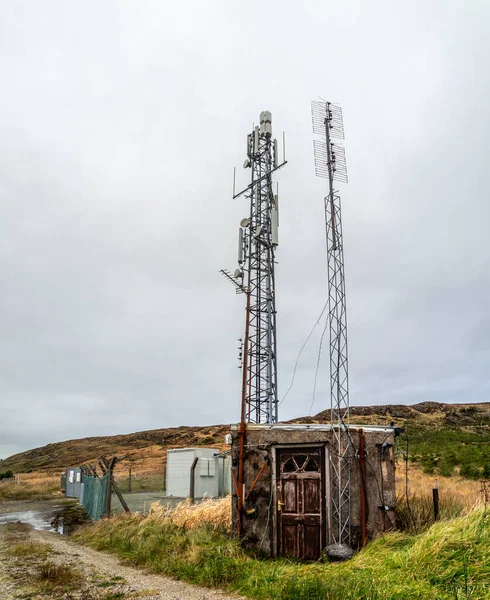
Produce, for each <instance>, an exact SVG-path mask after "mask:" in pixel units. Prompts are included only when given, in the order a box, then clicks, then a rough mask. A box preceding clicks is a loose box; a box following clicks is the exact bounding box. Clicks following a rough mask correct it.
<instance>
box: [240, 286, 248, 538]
mask: <svg viewBox="0 0 490 600" xmlns="http://www.w3.org/2000/svg"><path fill="white" fill-rule="evenodd" d="M250 295H251V294H250V288H248V289H247V315H246V321H245V338H244V340H243V373H242V404H241V411H240V429H239V442H240V444H239V450H238V485H237V488H238V489H237V504H238V506H237V508H238V515H237V516H238V522H237V529H238V535H241V534H242V521H243V506H244V489H243V483H244V482H243V469H244V464H243V463H244V462H245V437H246V433H247V431H246V430H247V426H246V424H245V415H246V404H247V368H248V343H249V340H248V338H249V333H250Z"/></svg>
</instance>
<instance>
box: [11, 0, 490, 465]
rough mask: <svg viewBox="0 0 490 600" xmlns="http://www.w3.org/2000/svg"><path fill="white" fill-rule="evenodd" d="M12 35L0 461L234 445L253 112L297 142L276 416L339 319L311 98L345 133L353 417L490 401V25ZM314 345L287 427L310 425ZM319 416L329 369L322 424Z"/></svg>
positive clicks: (385, 23)
mask: <svg viewBox="0 0 490 600" xmlns="http://www.w3.org/2000/svg"><path fill="white" fill-rule="evenodd" d="M0 11H1V16H2V18H0V52H1V53H2V61H1V63H0V78H1V80H2V83H3V88H4V90H5V93H4V94H3V95H2V98H1V99H0V132H1V134H2V139H3V140H4V144H3V148H2V149H1V150H0V227H1V229H2V231H1V235H0V284H1V289H2V295H1V297H0V394H1V396H0V397H1V398H2V402H1V411H2V417H3V418H2V422H1V424H0V456H6V455H8V454H11V453H12V452H14V451H17V450H22V449H26V448H29V447H33V446H36V445H40V444H45V443H48V442H51V441H55V440H59V439H69V438H71V437H84V436H89V435H97V434H111V433H120V432H124V431H134V430H138V429H147V428H153V427H164V426H172V425H180V424H189V425H193V424H206V423H216V422H232V421H236V420H237V418H238V404H239V390H240V377H239V371H238V369H237V368H236V366H237V365H238V362H237V360H236V358H237V352H236V347H237V342H236V339H237V338H238V337H241V335H242V330H243V319H244V306H243V303H242V300H241V299H240V298H239V297H235V295H234V294H233V291H232V290H231V288H229V287H228V286H227V284H226V282H225V281H224V280H222V278H221V277H220V275H219V273H218V271H219V269H220V268H222V267H229V268H231V267H233V266H234V264H235V260H236V258H235V252H236V226H237V223H238V221H239V219H240V218H241V217H243V216H244V214H246V213H247V207H246V206H245V204H244V202H243V201H240V200H238V201H233V200H231V179H232V168H233V166H235V165H237V166H239V165H240V164H241V163H242V162H243V153H244V147H245V135H246V133H247V132H248V131H249V129H250V127H251V125H252V122H253V121H254V119H255V120H256V119H257V117H258V114H259V112H260V111H261V110H263V109H269V110H271V111H272V114H273V121H274V122H273V127H274V129H275V131H276V132H280V131H282V130H283V129H284V130H285V131H286V134H287V157H288V160H289V164H288V166H287V167H286V169H284V170H283V172H281V173H280V174H279V175H278V178H277V179H278V181H279V190H280V195H281V227H280V240H281V245H280V247H279V252H278V261H279V264H278V269H277V285H278V299H277V304H278V310H279V313H278V327H279V330H278V340H279V369H280V371H279V376H280V380H279V382H280V383H279V387H280V396H281V394H283V393H284V392H285V390H286V389H287V387H288V385H289V381H290V378H291V375H292V370H293V367H294V363H295V361H296V357H297V353H298V351H299V348H300V347H301V345H302V343H303V342H304V340H305V338H306V336H307V335H308V332H309V331H310V329H311V327H312V326H313V324H314V323H315V321H316V319H317V317H318V315H319V313H320V311H321V309H322V307H323V305H324V302H325V298H326V277H325V250H324V247H325V241H324V229H323V224H322V222H323V201H322V198H323V195H324V193H325V185H324V184H325V182H324V181H321V180H317V179H315V177H314V174H313V166H312V134H311V124H310V114H309V101H310V100H311V99H313V98H315V97H316V96H317V95H319V94H320V95H322V96H325V97H328V98H329V99H332V100H333V101H338V102H340V103H341V104H342V105H343V109H344V119H345V128H346V153H347V161H348V168H349V174H350V182H349V185H348V186H342V187H341V194H342V199H343V210H344V233H345V254H346V275H347V294H348V318H349V354H350V367H351V392H352V394H351V397H352V402H353V403H354V404H363V405H367V404H371V403H387V402H394V403H396V402H407V403H411V402H417V401H422V400H437V401H476V400H486V399H488V387H489V383H488V376H487V374H486V365H487V364H488V358H490V357H489V353H488V344H486V342H485V340H486V331H487V329H488V327H487V324H486V323H487V321H488V318H487V313H488V309H487V307H488V305H489V302H488V301H489V295H490V291H489V290H490V285H489V276H488V273H489V265H490V247H489V244H488V240H487V230H488V223H489V221H490V208H489V203H488V199H487V193H486V190H487V189H488V188H489V184H490V181H489V177H490V175H489V174H488V169H487V168H486V157H487V155H488V134H487V132H488V131H489V130H490V128H489V117H488V110H487V106H486V105H487V101H488V97H489V92H490V82H489V75H488V69H487V68H486V56H487V55H488V51H489V44H490V42H489V40H488V35H487V33H486V23H487V22H488V18H489V16H490V15H489V11H490V9H489V7H488V5H487V3H485V2H474V3H472V4H471V6H464V7H463V6H462V5H461V3H457V2H449V3H448V2H442V1H440V2H432V3H423V2H415V3H412V4H410V5H403V4H401V3H393V2H388V1H386V2H382V1H378V2H374V3H370V4H369V6H368V5H367V4H363V3H358V2H344V3H340V4H339V3H337V4H332V3H327V4H325V3H324V2H319V1H318V2H314V1H312V2H308V3H306V5H303V6H301V7H300V6H299V5H298V4H297V3H292V2H280V3H279V2H272V3H269V4H267V5H265V6H264V5H263V4H261V3H259V2H258V1H253V2H251V3H250V2H249V3H247V4H243V5H237V4H233V3H227V2H224V1H223V2H221V1H218V2H215V3H211V4H209V3H207V4H206V3H200V2H181V3H179V4H177V5H170V4H169V3H161V2H147V3H144V4H141V3H136V4H135V3H129V2H128V3H125V2H121V3H119V2H112V3H105V4H104V5H101V4H100V3H95V2H88V3H84V5H83V6H79V7H74V6H73V5H70V4H67V3H63V2H60V1H55V0H52V1H50V2H44V3H43V5H42V6H41V5H39V6H37V5H32V4H31V5H29V7H27V6H22V5H21V4H20V3H10V4H7V3H4V5H3V6H2V7H0ZM245 176H246V174H245V173H244V172H242V171H241V170H240V169H239V170H238V178H239V182H240V183H244V182H245ZM322 325H323V324H322ZM322 325H321V326H319V327H318V328H317V329H316V331H315V334H314V335H313V337H312V340H311V342H310V344H309V345H308V346H307V348H306V349H305V351H304V352H303V355H302V357H301V360H300V362H299V367H298V371H297V374H296V378H295V385H294V387H293V389H292V390H291V392H290V394H289V395H288V397H287V398H286V400H285V401H284V403H283V404H282V405H281V409H280V410H281V412H280V416H281V417H282V418H284V419H286V418H292V417H293V416H295V415H303V414H306V413H307V412H308V411H309V410H310V404H311V401H312V388H313V378H314V374H315V365H316V360H317V353H318V343H319V338H320V335H321V331H322ZM487 337H488V336H487ZM328 402H329V399H328V362H327V360H326V353H324V354H323V360H322V362H321V368H320V373H319V380H318V386H317V394H316V399H315V403H314V405H313V408H312V410H313V412H317V411H319V410H322V409H323V408H325V407H327V406H328Z"/></svg>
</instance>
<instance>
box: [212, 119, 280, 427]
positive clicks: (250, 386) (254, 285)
mask: <svg viewBox="0 0 490 600" xmlns="http://www.w3.org/2000/svg"><path fill="white" fill-rule="evenodd" d="M285 164H286V160H285V156H284V144H283V157H282V161H281V160H280V159H279V154H278V144H277V140H276V139H273V137H272V117H271V113H270V112H269V111H263V112H261V113H260V125H257V126H255V127H254V128H253V130H252V132H251V133H249V134H248V135H247V157H246V159H245V162H244V164H243V167H244V168H245V169H250V183H249V185H247V187H246V188H245V189H243V190H242V191H240V192H238V193H236V192H235V176H234V178H233V198H238V197H240V196H245V198H247V199H248V201H249V215H248V217H246V218H244V219H242V221H241V222H240V228H239V232H238V269H236V271H235V272H234V274H233V276H232V275H231V274H230V273H228V272H227V271H222V273H223V274H224V275H225V276H226V277H227V278H228V279H230V280H231V281H232V282H233V283H234V284H235V287H236V290H237V293H245V294H247V316H246V327H245V338H244V340H243V346H242V351H241V356H242V367H243V386H242V387H243V389H242V403H243V407H244V408H243V410H244V411H245V414H244V420H245V421H248V422H251V423H277V421H278V414H277V406H278V396H277V338H276V284H275V276H274V267H275V252H276V248H277V246H278V244H279V239H278V227H279V210H278V209H279V206H278V194H277V192H276V193H274V191H273V184H272V174H273V173H274V172H275V171H277V170H278V169H280V168H281V167H283V166H284V165H285Z"/></svg>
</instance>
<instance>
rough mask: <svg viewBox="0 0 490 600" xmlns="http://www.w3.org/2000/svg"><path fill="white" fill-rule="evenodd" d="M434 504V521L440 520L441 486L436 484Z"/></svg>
mask: <svg viewBox="0 0 490 600" xmlns="http://www.w3.org/2000/svg"><path fill="white" fill-rule="evenodd" d="M432 502H433V503H434V521H438V520H439V486H438V483H437V479H436V482H435V484H434V487H433V488H432Z"/></svg>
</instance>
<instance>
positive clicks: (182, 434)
mask: <svg viewBox="0 0 490 600" xmlns="http://www.w3.org/2000/svg"><path fill="white" fill-rule="evenodd" d="M329 421H330V411H328V410H326V411H322V412H320V413H318V414H317V415H315V416H313V417H302V418H297V419H293V420H291V421H289V422H291V423H328V422H329ZM351 422H352V423H356V424H363V425H367V424H371V425H388V424H390V423H391V422H395V424H396V425H397V426H400V427H404V428H405V430H406V432H407V434H408V439H409V453H410V456H411V459H412V460H413V461H415V462H418V463H419V464H420V465H421V466H422V468H423V469H424V470H425V471H426V472H429V473H430V472H439V473H441V474H444V475H450V474H451V473H452V472H453V471H454V469H457V470H460V471H461V474H462V475H465V476H466V477H470V478H478V477H481V476H485V477H486V476H487V475H488V476H490V443H489V442H490V403H480V404H441V403H435V402H423V403H421V404H415V405H412V406H405V405H384V406H372V407H362V406H361V407H359V406H355V407H352V408H351ZM228 431H229V425H213V426H206V427H172V428H167V429H153V430H149V431H140V432H137V433H131V434H125V435H116V436H105V437H89V438H83V439H77V440H68V441H65V442H58V443H54V444H48V445H47V446H43V447H42V448H35V449H33V450H28V451H27V452H22V453H19V454H15V455H13V456H11V457H9V458H7V459H5V460H3V461H0V471H6V470H10V469H11V470H12V471H14V472H15V473H30V472H33V471H35V472H42V473H59V472H60V471H62V470H63V469H64V468H65V467H67V466H73V465H78V464H83V463H90V462H96V460H97V459H98V457H100V456H101V455H107V456H112V455H115V454H117V455H118V456H122V457H124V460H123V461H121V464H120V467H119V469H121V470H124V469H125V468H127V467H129V466H131V467H132V469H133V472H138V473H139V474H144V473H154V472H160V471H162V470H163V468H164V464H165V462H166V451H167V449H169V448H183V447H192V446H210V447H214V448H217V449H224V448H225V444H224V436H225V435H226V433H228ZM405 439H406V438H405V436H403V446H405V443H406V442H405Z"/></svg>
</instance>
